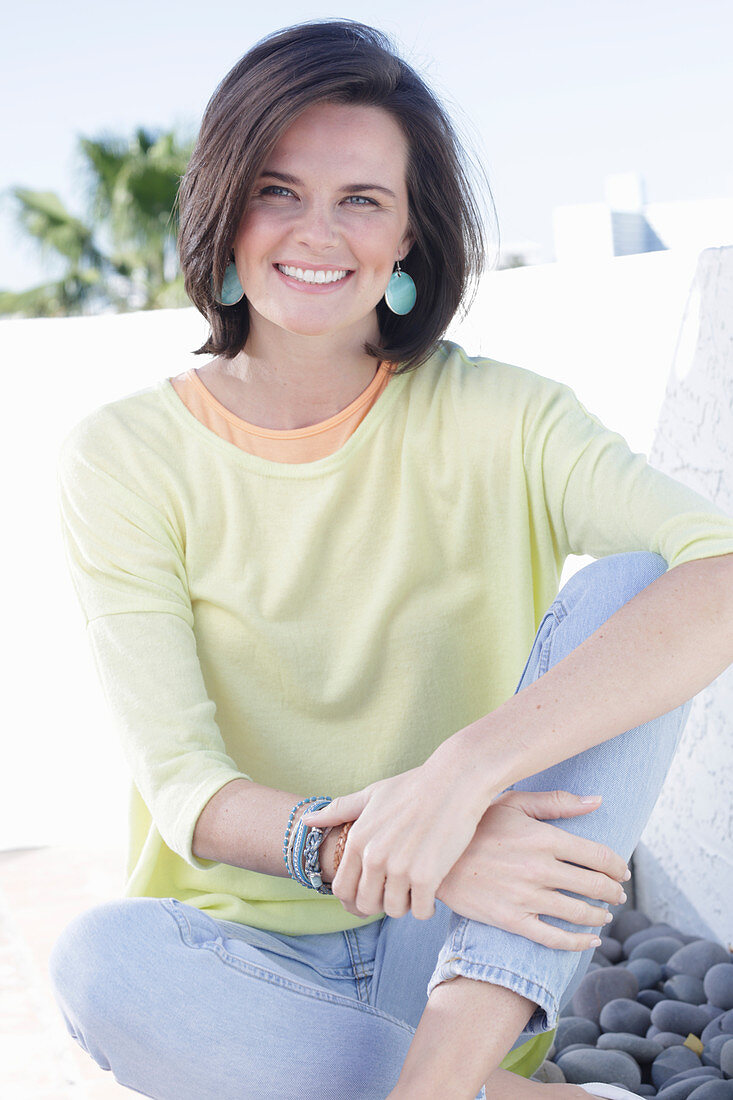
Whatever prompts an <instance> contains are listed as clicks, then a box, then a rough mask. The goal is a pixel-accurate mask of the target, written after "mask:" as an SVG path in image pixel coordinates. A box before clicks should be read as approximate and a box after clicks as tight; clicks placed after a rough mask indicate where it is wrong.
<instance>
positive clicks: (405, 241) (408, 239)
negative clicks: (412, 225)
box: [396, 227, 415, 262]
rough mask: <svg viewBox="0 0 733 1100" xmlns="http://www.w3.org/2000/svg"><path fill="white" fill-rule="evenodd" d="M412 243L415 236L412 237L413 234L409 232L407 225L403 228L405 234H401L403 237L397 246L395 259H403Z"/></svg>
mask: <svg viewBox="0 0 733 1100" xmlns="http://www.w3.org/2000/svg"><path fill="white" fill-rule="evenodd" d="M414 243H415V238H414V237H413V235H412V233H411V232H410V230H409V227H408V228H407V229H406V230H405V235H404V236H403V238H402V240H401V241H400V243H399V246H398V248H397V256H396V259H398V260H399V261H400V262H402V260H404V258H405V256H406V255H407V254H408V252H409V251H410V249H411V248H412V246H413V245H414Z"/></svg>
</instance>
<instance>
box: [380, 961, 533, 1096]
mask: <svg viewBox="0 0 733 1100" xmlns="http://www.w3.org/2000/svg"><path fill="white" fill-rule="evenodd" d="M535 1007H536V1006H535V1004H534V1002H533V1001H529V1000H527V998H526V997H521V996H520V995H519V994H518V993H513V992H512V991H511V990H510V989H505V988H504V987H503V986H499V985H492V984H490V983H489V982H481V981H474V980H473V979H472V978H464V977H457V978H453V979H451V981H447V982H441V984H440V985H437V986H436V987H435V989H433V991H432V993H431V994H430V996H429V998H428V1003H427V1004H426V1006H425V1010H424V1012H423V1014H422V1016H421V1018H420V1023H419V1024H418V1027H417V1031H416V1032H415V1035H414V1036H413V1039H412V1043H411V1044H410V1049H409V1050H408V1052H407V1057H406V1058H405V1062H404V1064H403V1066H402V1072H401V1073H400V1077H399V1080H398V1082H397V1085H396V1087H395V1088H394V1089H393V1091H392V1092H391V1093H390V1098H391V1100H398V1098H399V1100H407V1098H408V1097H409V1098H414V1100H417V1098H418V1097H420V1098H421V1100H433V1098H435V1100H441V1098H442V1097H445V1096H450V1097H454V1098H455V1100H459V1098H463V1097H465V1098H466V1100H474V1097H475V1096H476V1094H477V1093H478V1092H479V1091H480V1089H481V1086H482V1085H483V1083H484V1081H487V1080H488V1079H489V1077H490V1076H491V1074H492V1073H493V1072H494V1071H495V1070H496V1069H498V1067H499V1065H500V1063H501V1060H502V1058H504V1056H505V1055H506V1053H507V1051H508V1050H509V1049H510V1048H511V1046H512V1043H513V1042H514V1041H515V1039H516V1038H517V1036H518V1035H520V1034H521V1032H522V1029H523V1028H524V1026H525V1024H526V1023H527V1021H528V1020H529V1018H530V1017H531V1015H532V1013H533V1012H534V1010H535Z"/></svg>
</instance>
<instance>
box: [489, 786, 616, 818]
mask: <svg viewBox="0 0 733 1100" xmlns="http://www.w3.org/2000/svg"><path fill="white" fill-rule="evenodd" d="M497 801H498V800H497ZM501 801H502V802H504V803H506V804H507V805H509V806H516V807H517V808H518V809H520V810H523V811H524V813H526V814H527V815H528V816H529V817H534V818H536V819H537V820H538V821H553V820H554V819H555V818H560V817H577V816H578V815H579V814H588V813H592V811H593V810H597V809H598V807H599V806H600V804H601V801H602V796H601V795H599V794H597V795H580V794H571V792H570V791H507V792H506V793H505V794H504V795H502V796H501Z"/></svg>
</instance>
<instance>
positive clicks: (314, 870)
mask: <svg viewBox="0 0 733 1100" xmlns="http://www.w3.org/2000/svg"><path fill="white" fill-rule="evenodd" d="M331 801H332V799H331V798H329V797H328V795H313V796H311V797H310V798H304V799H303V800H302V801H301V802H298V803H297V804H296V805H295V806H293V808H292V810H291V811H290V817H289V818H288V825H287V828H286V830H285V840H284V842H283V859H284V861H285V867H286V869H287V872H288V875H289V876H290V878H292V879H294V880H295V881H296V882H299V883H300V885H301V886H306V887H308V888H309V889H313V890H317V891H318V892H319V893H320V894H331V893H333V891H332V890H331V887H330V886H329V885H328V884H327V883H324V882H323V880H322V877H321V867H320V851H319V849H320V846H321V844H322V843H323V840H324V839H325V837H326V836H328V834H329V833H330V831H331V830H330V829H326V830H325V831H324V830H322V829H317V828H316V827H315V826H313V825H310V826H308V825H306V824H305V823H304V822H303V816H304V815H301V817H300V820H299V821H298V824H297V825H296V827H295V830H293V818H294V817H295V814H296V812H297V811H298V810H299V809H300V807H301V806H305V805H307V804H308V803H315V804H316V805H314V806H313V807H312V808H311V810H310V811H309V812H310V813H315V812H316V811H317V810H322V809H323V808H324V807H325V806H328V805H329V804H330V803H331ZM306 849H307V851H306ZM304 853H305V855H306V861H305V865H304V863H303V855H304Z"/></svg>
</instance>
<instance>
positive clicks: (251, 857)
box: [193, 779, 339, 882]
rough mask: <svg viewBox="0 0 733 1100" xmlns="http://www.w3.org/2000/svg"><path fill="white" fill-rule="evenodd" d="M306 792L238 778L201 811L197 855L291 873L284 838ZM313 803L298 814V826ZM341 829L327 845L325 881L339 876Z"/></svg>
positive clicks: (269, 872) (249, 867) (284, 874)
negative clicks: (336, 863)
mask: <svg viewBox="0 0 733 1100" xmlns="http://www.w3.org/2000/svg"><path fill="white" fill-rule="evenodd" d="M300 800H301V799H300V795H297V794H288V793H287V791H279V790H276V789H275V788H273V787H264V786H262V785H261V784H260V783H253V782H252V781H251V780H249V779H233V780H232V781H231V783H227V784H226V785H225V786H224V787H222V788H221V789H220V790H218V791H217V792H216V794H215V795H214V796H213V797H212V798H210V799H209V801H208V802H207V803H206V805H205V806H204V808H203V810H202V811H201V813H200V814H199V818H198V821H197V822H196V828H195V830H194V834H193V854H194V855H195V856H197V857H198V858H199V859H211V860H216V861H218V862H220V863H229V864H231V865H232V866H233V867H245V868H247V870H249V871H258V872H259V873H260V874H263V875H280V876H282V877H285V878H286V877H287V874H288V872H287V869H286V867H285V861H284V859H283V839H284V837H285V829H286V827H287V824H288V818H289V816H290V811H291V810H292V808H293V806H295V805H296V803H298V802H300ZM307 809H308V806H307V805H306V806H302V807H301V808H300V809H299V810H298V811H297V813H296V815H295V817H294V818H293V828H294V827H295V825H296V824H297V822H298V820H299V818H300V816H301V814H303V813H305V811H306V810H307ZM338 833H339V830H338V829H334V830H332V831H331V832H330V833H329V834H328V836H327V837H326V839H325V840H324V842H323V844H322V845H321V870H322V873H323V874H322V877H323V881H324V882H331V879H332V877H333V856H334V850H335V847H336V842H337V840H338Z"/></svg>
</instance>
